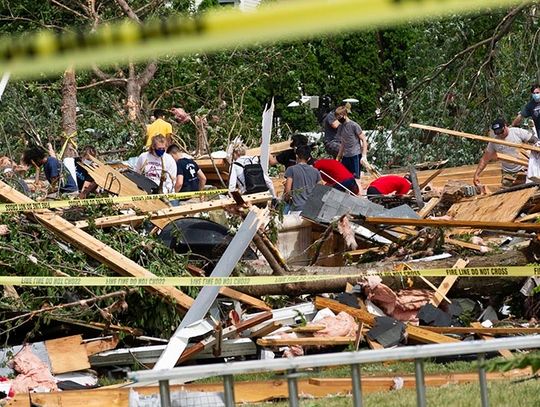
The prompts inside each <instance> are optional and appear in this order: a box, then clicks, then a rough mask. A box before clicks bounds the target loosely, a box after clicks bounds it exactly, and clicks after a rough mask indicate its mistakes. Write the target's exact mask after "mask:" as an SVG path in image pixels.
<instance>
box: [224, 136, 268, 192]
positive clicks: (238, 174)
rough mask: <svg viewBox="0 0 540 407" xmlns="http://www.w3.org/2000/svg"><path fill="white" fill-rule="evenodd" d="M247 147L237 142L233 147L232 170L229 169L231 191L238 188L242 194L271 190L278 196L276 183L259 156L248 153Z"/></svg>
mask: <svg viewBox="0 0 540 407" xmlns="http://www.w3.org/2000/svg"><path fill="white" fill-rule="evenodd" d="M246 151H247V147H246V146H245V145H244V144H237V145H236V146H234V147H233V151H232V161H233V163H232V164H231V170H230V171H229V191H231V192H233V191H236V190H237V189H238V190H239V191H240V193H242V194H246V193H247V194H254V193H257V192H264V191H270V193H271V194H272V196H273V197H275V196H276V193H275V191H274V184H273V183H272V180H271V179H270V177H269V176H268V174H267V173H266V172H264V170H263V168H262V166H261V164H260V162H259V161H260V160H259V157H251V156H248V155H246Z"/></svg>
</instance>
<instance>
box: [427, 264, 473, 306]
mask: <svg viewBox="0 0 540 407" xmlns="http://www.w3.org/2000/svg"><path fill="white" fill-rule="evenodd" d="M467 264H469V260H463V259H459V260H458V261H456V263H455V264H454V265H453V266H452V268H453V269H461V268H464V267H467ZM457 279H458V277H457V276H446V277H445V278H444V280H443V281H442V282H441V284H439V287H438V288H437V290H436V291H435V295H434V296H433V298H431V300H430V301H429V302H430V303H431V304H432V305H433V306H435V307H438V306H439V304H440V303H441V302H442V300H443V298H444V296H445V295H446V294H448V291H450V289H451V288H452V286H453V285H454V283H455V282H456V281H457Z"/></svg>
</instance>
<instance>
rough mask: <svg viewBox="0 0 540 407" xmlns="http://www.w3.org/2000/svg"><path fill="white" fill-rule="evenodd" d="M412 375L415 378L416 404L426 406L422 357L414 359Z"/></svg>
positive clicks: (421, 406)
mask: <svg viewBox="0 0 540 407" xmlns="http://www.w3.org/2000/svg"><path fill="white" fill-rule="evenodd" d="M414 377H415V379H416V405H417V406H418V407H426V405H427V404H426V385H425V383H424V359H414Z"/></svg>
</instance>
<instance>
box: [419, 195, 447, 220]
mask: <svg viewBox="0 0 540 407" xmlns="http://www.w3.org/2000/svg"><path fill="white" fill-rule="evenodd" d="M439 202H441V198H440V197H439V198H431V199H430V200H429V201H428V203H426V204H425V205H424V207H423V208H422V209H420V210H419V211H418V212H417V213H418V216H420V218H422V219H424V218H425V217H426V216H428V215H429V214H430V213H431V211H432V210H433V208H435V207H436V206H437V205H438V204H439Z"/></svg>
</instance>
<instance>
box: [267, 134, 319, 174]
mask: <svg viewBox="0 0 540 407" xmlns="http://www.w3.org/2000/svg"><path fill="white" fill-rule="evenodd" d="M299 146H309V147H311V146H310V145H309V144H308V139H307V137H306V136H304V135H303V134H293V136H292V139H291V149H290V150H285V151H283V152H281V153H279V154H278V155H276V156H275V157H274V156H273V155H271V156H270V165H272V166H273V165H276V164H282V165H284V166H285V169H287V168H289V167H292V166H293V165H295V164H296V149H297V148H298V147H299ZM314 162H315V160H313V158H312V157H311V156H310V157H309V161H308V162H307V163H308V164H309V165H313V163H314Z"/></svg>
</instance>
